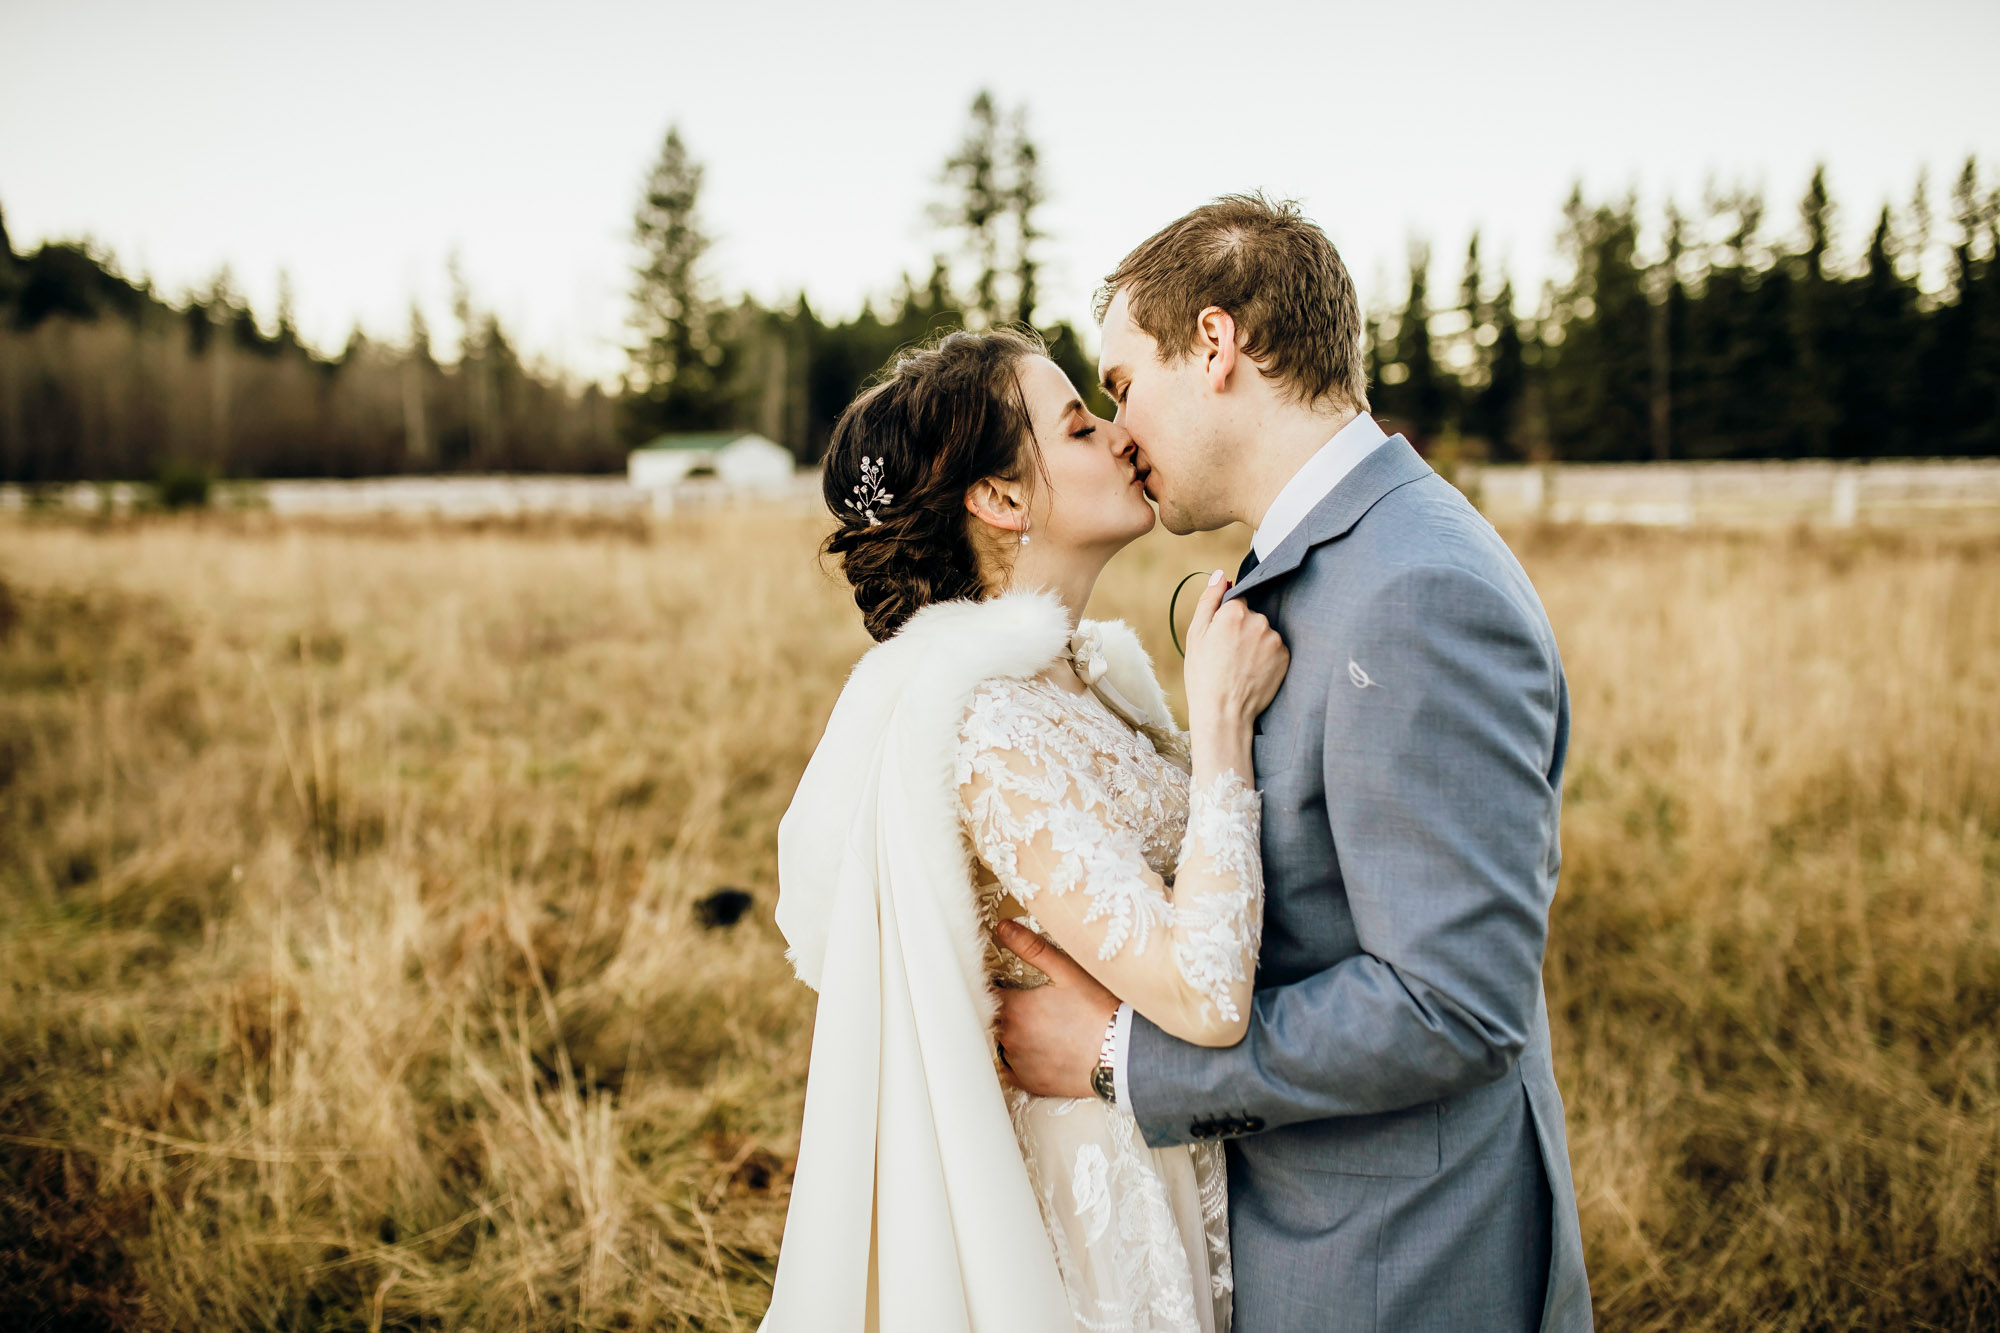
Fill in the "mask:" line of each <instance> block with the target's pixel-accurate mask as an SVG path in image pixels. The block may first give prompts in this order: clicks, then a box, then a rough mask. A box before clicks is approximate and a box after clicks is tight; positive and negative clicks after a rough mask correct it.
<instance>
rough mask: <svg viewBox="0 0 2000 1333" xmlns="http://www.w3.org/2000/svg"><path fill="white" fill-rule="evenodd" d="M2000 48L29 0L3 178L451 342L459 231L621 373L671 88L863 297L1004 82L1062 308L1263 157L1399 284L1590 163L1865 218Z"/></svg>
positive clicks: (1905, 185) (1985, 110) (1469, 5)
mask: <svg viewBox="0 0 2000 1333" xmlns="http://www.w3.org/2000/svg"><path fill="white" fill-rule="evenodd" d="M1996 51H2000V3H1995V2H1994V0H1976V2H1975V0H1905V2H1904V3H1902V4H1899V5H1895V6H1885V5H1881V4H1879V3H1869V4H1863V3H1856V2H1853V0H1821V2H1820V3H1816V4H1804V3H1759V2H1758V0H1735V2H1734V3H1724V4H1714V3H1707V2H1706V0H1703V2H1702V3H1684V4H1679V5H1659V4H1653V5H1630V4H1620V3H1606V2H1605V0H1595V2H1594V3H1574V4H1555V3H1535V2H1533V0H1511V2H1508V3H1496V0H1466V2H1464V3H1429V4H1426V3H1410V2H1408V0H1398V2H1395V3H1391V2H1390V0H1381V2H1380V3H1376V4H1371V5H1367V6H1359V5H1349V4H1343V3H1327V2H1326V0H1321V2H1320V3H1306V4H1290V3H1267V4H1263V5H1248V4H1241V3H1238V4H1233V5H1218V4H1214V3H1208V4H1184V3H1179V0H1148V2H1147V3H1139V4H1130V3H1109V2H1104V0H1069V2H1068V3H1047V4H1045V3H1040V2H1039V0H1036V2H1034V3H1014V4H1007V3H986V4H978V5H957V4H948V3H943V2H942V0H927V2H922V3H896V2H892V0H874V2H871V3H838V2H837V0H814V2H813V3H798V2H796V0H794V2H793V3H769V2H766V0H736V2H734V3H726V4H725V3H706V4H699V5H694V4H680V3H667V2H665V0H655V2H654V3H623V2H619V0H570V2H569V3H563V4H544V5H531V4H517V3H504V2H502V0H480V2H479V3H474V4H457V3H428V2H427V0H398V2H397V3H378V2H377V0H346V2H345V3H341V4H312V5H307V4H299V3H279V2H278V0H264V3H225V2H223V0H179V2H178V3H174V4H164V3H158V2H157V0H60V3H58V2H57V0H0V208H4V209H5V213H6V219H7V224H8V228H9V230H10V231H11V232H12V234H13V238H14V244H15V246H16V248H17V249H23V248H32V247H33V245H34V244H36V243H38V242H40V241H42V240H44V239H53V238H71V237H77V236H82V235H88V236H90V237H93V238H95V239H96V240H97V241H98V242H99V243H101V244H103V245H105V246H108V247H110V248H111V249H112V250H113V251H114V252H115V253H116V255H117V256H118V258H119V260H120V261H121V263H122V264H123V265H124V266H125V267H126V268H127V269H128V270H129V271H131V272H133V273H135V274H136V273H147V274H150V275H151V276H152V277H153V279H154V280H155V281H156V282H157V283H159V284H161V285H162V286H163V287H165V288H166V289H167V290H168V291H169V292H170V293H175V294H178V293H179V292H180V291H181V290H182V289H184V288H186V287H189V286H193V285H205V284H206V282H207V280H208V279H209V277H210V276H211V275H212V274H213V273H214V272H215V271H216V270H217V268H218V267H219V266H221V265H222V264H224V263H227V264H228V265H230V267H231V269H232V271H233V273H234V275H235V278H236V281H237V284H238V286H239V288H240V289H241V290H243V291H245V292H247V293H248V294H249V296H250V298H251V299H252V301H253V303H254V304H256V306H257V307H258V308H259V310H260V311H261V312H263V313H264V314H266V315H267V316H268V314H269V312H270V311H271V309H272V308H273V305H274V303H275V293H276V289H277V281H278V273H279V271H280V270H281V269H283V270H288V271H289V272H290V274H291V278H292V282H293V285H294V287H295V289H296V292H297V305H298V310H299V315H300V323H301V325H302V327H303V330H304V332H305V334H306V336H307V337H308V338H309V339H311V340H313V341H314V342H316V343H318V344H320V345H322V346H329V347H337V346H338V345H339V344H340V342H341V341H342V340H343V339H344V338H345V335H346V331H347V329H348V328H349V326H350V325H351V324H352V323H353V322H354V321H356V320H357V319H358V320H359V321H360V322H361V323H362V325H363V326H364V327H365V328H366V329H367V330H369V331H370V333H371V334H379V335H385V336H399V335H400V334H401V332H402V330H403V329H404V328H405V326H406V319H407V315H406V311H407V309H408V305H409V302H410V300H411V298H412V297H413V296H414V297H416V298H418V299H420V300H421V301H422V302H423V303H424V304H425V306H426V308H427V309H428V310H429V311H430V312H431V314H432V326H433V328H434V329H435V330H437V331H438V333H439V336H440V341H441V343H444V344H446V345H445V347H444V348H442V349H441V350H447V351H448V350H449V344H448V340H449V337H450V335H451V333H452V329H451V325H450V321H449V320H448V318H446V317H445V310H446V299H445V298H446V282H445V277H444V268H445V262H446V258H447V256H448V255H449V254H450V253H451V252H452V251H453V250H454V249H457V250H458V251H459V252H460V253H462V255H463V259H464V264H465V268H466V271H467V273H468V275H469V277H470V279H471V282H472V284H473V287H474V290H475V294H476V295H477V296H478V297H479V298H480V299H482V300H483V301H484V302H486V303H487V304H489V305H491V306H492V307H494V308H496V309H497V310H498V311H499V313H500V315H501V318H502V320H503V322H504V323H505V324H506V325H507V326H508V327H509V328H510V329H511V330H513V331H514V333H515V335H516V337H517V340H518V341H519V342H520V343H521V344H522V345H523V346H524V347H525V348H526V349H527V350H528V351H529V352H530V353H534V354H539V355H542V356H545V357H547V358H549V359H550V360H552V361H555V362H558V363H560V364H562V365H564V366H567V367H569V368H571V369H574V370H577V371H579V372H583V373H586V374H592V375H606V374H611V373H615V372H616V370H617V368H618V366H619V365H620V363H621V354H620V352H619V350H618V349H619V341H620V338H621V336H622V329H621V325H622V321H623V314H624V288H625V283H626V276H627V265H628V264H629V262H630V252H629V249H628V242H627V234H628V230H629V226H630V217H631V210H632V205H633V202H634V199H635V196H636V191H637V189H638V185H639V182H640V180H641V179H642V177H643V175H644V173H645V170H646V168H647V167H648V165H649V164H650V163H651V161H652V159H653V158H654V156H655V154H656V153H657V151H658V148H659V142H660V139H661V136H662V135H663V134H664V132H665V130H666V128H667V126H668V125H670V124H678V125H679V126H680V127H681V129H682V132H683V134H684V136H685V137H686V139H687V141H688V143H689V145H690V146H691V148H692V149H693V150H694V152H695V153H696V154H697V156H698V157H700V158H701V159H702V160H703V161H704V162H705V163H706V164H707V166H708V178H707V191H706V196H705V200H704V205H703V211H704V214H705V217H706V219H707V222H708V226H709V229H710V230H711V231H712V232H713V233H714V234H715V235H716V236H717V237H718V240H719V244H718V247H717V249H716V252H715V263H714V269H715V276H716V278H717V279H718V282H719V285H720V287H721V288H722V289H723V290H724V291H726V292H736V291H743V290H748V291H750V292H752V293H754V294H756V295H758V296H759V297H761V298H764V299H766V300H775V299H780V298H782V297H785V296H787V295H788V294H789V293H792V292H794V291H796V290H799V289H801V288H803V289H804V290H805V291H806V292H807V293H808V294H809V295H810V297H811V298H812V299H813V301H814V303H815V304H816V305H817V306H819V307H820V308H821V309H822V311H823V312H829V313H833V314H844V313H848V312H851V311H853V310H855V309H857V308H858V307H859V305H860V303H861V301H862V300H863V299H864V298H865V297H866V296H868V295H870V294H881V293H885V292H886V291H887V290H888V289H889V288H890V287H891V286H892V285H893V284H894V282H895V279H896V276H897V274H898V273H899V272H901V271H903V270H905V269H910V270H913V271H918V272H921V271H923V270H926V269H927V268H928V256H929V255H930V253H931V251H932V249H933V248H934V245H935V242H934V240H933V238H932V236H931V234H930V232H929V229H928V225H927V223H926V220H925V205H926V204H927V203H928V202H929V201H930V200H932V199H934V198H935V197H936V196H937V186H936V180H937V176H938V173H939V169H940V166H941V164H942V162H943V161H944V159H945V157H946V156H947V155H948V153H949V152H950V150H951V148H952V147H953V145H954V144H955V142H956V141H957V139H958V137H959V135H960V133H961V131H962V129H963V125H964V119H965V109H966V105H967V103H968V102H969V101H970V99H971V97H972V95H973V93H974V92H975V91H976V90H977V89H979V88H980V87H990V88H991V89H993V90H994V92H995V93H996V94H997V95H998V97H999V98H1000V99H1001V101H1002V102H1003V103H1004V104H1007V105H1009V106H1011V105H1015V104H1025V105H1026V106H1027V107H1028V110H1029V117H1030V128H1031V131H1032V132H1033V134H1034V136H1035V137H1036V139H1037V140H1038V142H1039V144H1040V146H1041V149H1042V155H1043V161H1044V162H1045V164H1046V166H1047V171H1048V184H1049V187H1050V194H1051V201H1050V204H1049V206H1048V208H1047V210H1046V216H1045V220H1044V225H1045V227H1046V229H1047V231H1048V232H1049V233H1050V236H1051V239H1050V241H1049V243H1048V246H1047V248H1046V256H1047V258H1048V260H1049V261H1050V268H1049V272H1048V274H1047V281H1046V284H1045V287H1046V294H1047V301H1048V311H1049V313H1051V314H1054V315H1059V316H1069V317H1071V318H1074V319H1079V320H1081V319H1084V318H1086V317H1087V310H1088V298H1089V292H1090V290H1091V288H1092V287H1093V285H1094V284H1095V281H1096V279H1097V278H1098V276H1099V275H1101V274H1102V273H1103V272H1104V271H1105V270H1106V269H1108V268H1109V267H1110V266H1111V265H1112V264H1113V263H1114V262H1115V261H1116V260H1117V259H1118V257H1119V255H1120V254H1122V253H1123V252H1124V251H1125V250H1126V249H1127V248H1129V247H1130V246H1131V245H1132V244H1133V243H1134V242H1136V241H1138V240H1139V239H1141V238H1142V237H1144V236H1145V235H1146V234H1147V233H1148V232H1150V231H1151V230H1153V229H1154V228H1155V227H1157V226H1159V225H1160V224H1161V223H1163V222H1165V221H1167V220H1169V219H1170V218H1172V217H1174V216H1175V215H1177V214H1179V213H1181V212H1183V211H1185V210H1186V209H1187V208H1189V207H1190V206H1192V205H1194V204H1196V203H1199V202H1200V201H1201V200H1203V199H1205V198H1208V197H1210V196H1213V195H1215V194H1218V193H1222V192H1226V191H1231V190H1241V189H1248V188H1265V189H1269V190H1273V191H1276V192H1279V193H1282V194H1286V195H1291V196H1295V197H1297V198H1299V199H1301V200H1302V201H1303V202H1304V204H1305V206H1306V207H1307V209H1308V211H1309V212H1310V213H1311V214H1312V215H1313V216H1314V217H1316V218H1317V219H1318V220H1319V221H1320V222H1321V223H1322V224H1323V225H1324V226H1325V227H1326V228H1327V230H1328V232H1329V233H1330V234H1331V235H1332V236H1333V238H1334V240H1335V242H1336V243H1337V244H1338V245H1339V246H1340V248H1341V250H1342V252H1343V254H1345V255H1346V257H1347V260H1348V263H1349V265H1350V267H1352V268H1353V270H1354V271H1355V275H1356V278H1357V280H1358V281H1359V283H1360V285H1361V290H1362V296H1363V299H1364V300H1365V301H1367V302H1369V303H1371V304H1379V303H1382V302H1385V301H1388V300H1392V299H1394V298H1395V297H1396V296H1397V295H1398V290H1399V289H1400V286H1401V284H1402V281H1403V273H1402V270H1403V264H1404V255H1405V253H1406V248H1407V243H1408V238H1409V237H1410V236H1411V235H1412V234H1413V233H1419V234H1422V235H1424V236H1427V237H1429V238H1430V239H1431V240H1432V241H1433V243H1434V246H1435V249H1436V250H1437V252H1438V255H1439V260H1440V263H1439V268H1438V270H1437V273H1438V279H1439V281H1442V282H1448V283H1452V284H1455V282H1456V277H1457V273H1458V269H1459V265H1460V262H1461V255H1462V250H1463V246H1464V243H1465V238H1466V235H1467V233H1468V231H1469V230H1470V228H1471V227H1472V226H1473V225H1475V224H1478V225H1480V226H1481V227H1482V228H1483V229H1484V233H1485V235H1486V237H1487V238H1488V239H1487V253H1489V254H1491V255H1494V256H1497V257H1502V258H1505V259H1506V260H1507V261H1508V263H1509V266H1510V268H1511V271H1512V272H1513V273H1514V275H1515V277H1516V280H1517V282H1522V283H1525V284H1528V286H1529V287H1530V288H1532V287H1534V286H1536V285H1538V284H1539V283H1540V281H1541V280H1542V278H1543V277H1544V276H1546V274H1547V273H1548V272H1549V270H1550V267H1551V264H1552V262H1553V258H1552V241H1553V237H1554V233H1555V228H1556V223H1557V220H1558V213H1559V210H1560V207H1561V204H1562V201H1563V199H1564V197H1565V196H1566V194H1567V193H1568V190H1569V186H1570V184H1571V182H1572V181H1573V180H1575V179H1578V178H1581V179H1582V180H1583V182H1584V184H1585V187H1586V189H1587V190H1589V191H1591V192H1594V193H1596V194H1600V195H1601V194H1609V193H1613V192H1623V191H1625V190H1626V189H1631V188H1636V189H1637V190H1638V191H1639V192H1640V194H1641V196H1642V198H1643V199H1645V200H1646V201H1647V202H1648V203H1649V204H1654V205H1656V204H1657V203H1658V201H1659V200H1660V199H1661V198H1662V197H1664V196H1665V195H1666V194H1667V193H1669V192H1671V193H1673V194H1675V195H1677V196H1679V197H1680V198H1682V199H1683V200H1686V201H1689V202H1693V201H1694V200H1696V199H1697V198H1698V196H1699V194H1700V191H1701V189H1702V187H1703V185H1704V183H1705V182H1707V181H1708V180H1710V179H1711V178H1712V179H1715V180H1717V181H1718V182H1719V183H1721V184H1724V185H1728V184H1731V183H1737V182H1741V183H1746V184H1761V185H1763V186H1764V187H1765V188H1766V189H1767V190H1768V192H1769V194H1770V195H1771V201H1772V216H1773V218H1774V220H1775V221H1776V222H1777V223H1779V224H1780V225H1782V226H1787V227H1789V226H1790V225H1791V219H1792V216H1793V204H1794V201H1795V200H1796V199H1797V197H1798V195H1799V194H1800V192H1801V190H1802V188H1803V186H1804V184H1805V180H1806V177H1807V175H1808V174H1809V172H1810V170H1811V166H1812V164H1813V162H1815V161H1816V160H1824V161H1825V162H1826V163H1827V164H1828V168H1829V172H1830V176H1831V182H1832V187H1833V192H1834V196H1835V199H1836V200H1837V201H1838V202H1839V203H1840V204H1841V205H1842V206H1843V207H1844V214H1843V221H1844V223H1845V229H1844V235H1843V240H1844V242H1845V243H1846V244H1847V245H1848V246H1849V247H1850V248H1851V247H1854V246H1856V245H1858V244H1859V240H1860V238H1861V233H1863V232H1865V230H1866V228H1867V226H1868V225H1870V224H1871V223H1872V221H1873V218H1874V214H1875V211H1876V209H1877V208H1878V207H1879V206H1880V205H1881V203H1882V202H1883V201H1884V199H1893V200H1894V201H1895V202H1897V203H1898V204H1901V203H1903V202H1905V201H1906V200H1907V198H1908V195H1909V191H1910V188H1911V185H1912V183H1913V182H1914V180H1915V178H1916V174H1917V171H1918V169H1919V168H1920V167H1925V166H1927V167H1929V169H1930V171H1931V176H1932V182H1931V184H1932V199H1933V201H1934V203H1936V204H1938V205H1945V204H1946V202H1947V201H1948V198H1949V185H1950V182H1951V180H1952V178H1953V177H1954V176H1955V174H1956V172H1957V169H1958V167H1959V165H1960V164H1961V163H1962V162H1963V160H1964V158H1965V157H1966V155H1967V154H1968V153H1975V152H1976V153H1978V154H1979V155H1980V158H1981V160H1982V162H1983V163H1985V164H1986V166H1987V168H1988V172H1989V179H1991V178H1992V169H1993V168H1995V167H2000V91H1996V86H1997V85H2000V81H1996V79H1995V78H1994V76H1993V60H1994V53H1995V52H1996ZM1938 211H1939V213H1940V216H1943V215H1944V213H1945V208H1944V207H1940V208H1939V209H1938Z"/></svg>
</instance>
